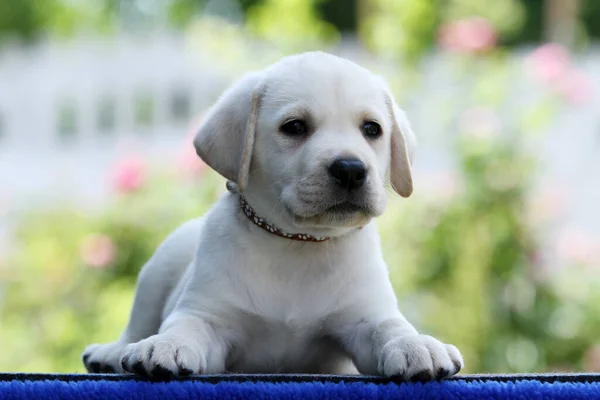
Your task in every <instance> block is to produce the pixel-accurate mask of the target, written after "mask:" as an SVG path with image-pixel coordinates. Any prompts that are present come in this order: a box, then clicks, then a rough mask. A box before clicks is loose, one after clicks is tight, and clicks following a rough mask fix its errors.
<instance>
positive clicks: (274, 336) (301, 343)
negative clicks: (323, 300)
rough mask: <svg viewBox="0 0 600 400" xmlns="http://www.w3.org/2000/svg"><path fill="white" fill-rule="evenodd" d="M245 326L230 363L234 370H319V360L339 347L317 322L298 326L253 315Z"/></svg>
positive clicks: (287, 371)
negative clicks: (327, 336) (323, 333)
mask: <svg viewBox="0 0 600 400" xmlns="http://www.w3.org/2000/svg"><path fill="white" fill-rule="evenodd" d="M244 325H245V326H244V329H243V333H242V335H241V337H240V338H239V341H238V343H237V345H236V346H235V347H234V349H233V351H232V352H231V353H230V355H229V359H228V362H227V364H228V366H227V368H228V370H229V371H232V372H247V373H261V372H279V373H291V372H296V373H301V372H315V368H317V367H316V366H317V365H318V364H319V360H320V359H321V358H323V357H325V358H327V356H328V354H332V353H334V352H335V351H336V349H337V347H336V345H335V344H334V343H333V342H332V341H331V340H329V339H328V338H326V337H325V336H323V335H322V332H321V331H320V330H319V326H318V325H316V324H307V325H294V324H293V323H282V322H280V321H269V320H265V319H262V318H258V317H256V316H253V317H250V318H248V319H246V321H245V322H244Z"/></svg>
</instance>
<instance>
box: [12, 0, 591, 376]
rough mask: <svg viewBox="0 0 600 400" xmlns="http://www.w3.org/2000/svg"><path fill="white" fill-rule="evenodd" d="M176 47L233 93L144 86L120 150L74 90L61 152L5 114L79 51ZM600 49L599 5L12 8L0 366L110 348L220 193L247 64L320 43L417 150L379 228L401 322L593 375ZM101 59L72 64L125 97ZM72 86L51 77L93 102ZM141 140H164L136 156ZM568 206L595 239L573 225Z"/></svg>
mask: <svg viewBox="0 0 600 400" xmlns="http://www.w3.org/2000/svg"><path fill="white" fill-rule="evenodd" d="M163 36H167V37H170V38H172V37H175V38H177V40H178V41H177V43H184V45H183V47H182V49H183V50H182V51H185V54H186V55H187V56H189V57H188V58H189V63H188V64H186V65H188V66H190V68H191V70H192V71H194V68H195V67H197V68H198V71H200V69H201V67H202V68H205V69H206V67H207V66H208V67H210V68H211V70H212V71H217V72H219V73H221V75H220V76H221V77H222V78H221V79H222V80H221V81H220V82H222V84H221V86H218V85H217V86H215V87H213V88H211V89H210V90H209V89H206V91H205V92H203V93H202V96H203V97H202V100H201V101H196V102H194V101H191V100H190V99H189V98H188V97H186V95H185V92H183V93H184V94H182V95H178V93H179V92H175V94H173V95H172V96H171V97H169V99H170V100H169V102H167V103H168V104H167V105H164V104H163V103H161V101H160V99H157V97H156V96H155V97H153V96H152V95H149V94H148V93H147V92H144V91H142V92H141V93H142V94H141V95H139V96H137V97H135V100H134V101H133V103H132V104H133V105H132V106H131V107H130V108H131V109H132V110H133V111H132V113H133V114H134V121H133V122H132V123H131V124H129V125H127V126H126V127H125V128H122V129H121V131H122V132H125V133H124V135H125V136H127V138H130V136H131V137H134V138H135V140H133V139H132V140H133V141H129V142H126V144H123V142H120V141H119V138H118V137H117V136H118V135H119V133H118V132H117V133H114V132H113V133H112V134H107V135H105V136H106V137H104V136H103V138H102V141H100V142H97V141H94V140H96V139H94V140H91V139H90V140H91V141H90V140H88V139H89V138H88V139H85V138H83V139H82V138H80V137H78V136H77V132H79V131H86V129H87V131H90V132H92V131H93V132H95V131H94V129H96V128H94V129H92V128H89V127H87V128H86V125H85V124H83V127H82V125H80V124H81V119H78V118H79V117H78V116H77V115H78V114H77V105H78V100H77V99H79V97H76V100H72V101H71V103H68V102H67V103H66V104H67V105H66V106H65V105H64V104H63V103H60V102H59V105H58V106H57V107H56V109H57V110H58V111H56V114H57V116H56V118H55V120H53V121H55V122H56V129H55V131H56V135H57V137H58V139H56V140H55V139H48V138H45V139H44V138H42V139H43V140H42V139H40V140H39V141H38V140H37V139H35V136H28V135H30V134H31V132H29V131H30V130H34V129H33V128H32V129H24V128H19V125H18V124H16V123H13V122H14V121H17V120H18V118H17V117H14V118H13V114H14V115H17V114H18V115H20V116H21V117H20V118H24V119H32V120H35V119H36V117H35V115H36V114H35V112H34V111H35V107H36V104H38V103H36V102H35V101H34V99H36V98H37V96H38V92H37V91H36V90H38V89H37V88H38V85H40V86H39V87H41V86H42V85H46V84H49V82H50V83H51V82H53V81H54V79H55V78H54V75H53V74H54V73H57V72H56V71H59V72H60V71H63V72H64V71H65V69H64V68H67V67H71V65H67V64H69V63H71V64H73V63H77V62H82V63H83V64H82V65H84V64H85V63H84V62H83V61H85V60H86V57H87V58H89V59H92V57H93V55H94V54H93V53H95V50H93V49H94V48H95V47H93V46H92V45H91V44H88V43H91V42H93V43H96V42H97V41H98V40H100V41H102V43H119V38H121V37H128V38H131V37H134V38H136V40H139V43H147V42H152V41H154V40H162V39H160V38H161V37H163ZM599 36H600V2H598V1H596V0H587V1H584V0H580V1H576V0H546V1H543V0H529V1H526V0H495V1H481V0H355V1H354V0H239V1H237V0H229V1H226V0H223V1H214V0H213V1H198V0H165V1H159V0H155V1H153V0H137V1H134V0H3V1H2V2H0V183H1V184H2V185H1V187H0V227H3V229H2V230H0V232H3V236H0V238H3V241H4V244H3V245H2V246H0V342H2V343H3V350H2V351H0V371H28V372H33V371H35V372H75V371H79V372H82V371H83V370H84V369H83V366H82V365H81V362H80V354H81V351H82V350H83V349H84V347H85V346H86V345H88V344H90V343H93V342H107V341H112V340H114V339H116V338H117V337H118V335H119V333H120V331H121V330H122V328H123V327H124V324H125V323H126V320H127V318H128V314H129V311H130V307H131V302H132V298H133V293H134V285H135V280H136V275H137V272H138V271H139V269H140V268H141V266H142V265H143V264H144V262H145V261H146V260H147V259H148V258H149V257H150V255H151V254H152V252H153V251H154V249H155V247H156V246H157V245H158V244H159V243H160V241H161V240H162V239H164V238H165V236H166V235H167V234H168V233H169V232H170V231H171V230H172V229H174V228H175V227H176V226H178V225H179V224H181V223H182V222H183V221H185V220H186V219H188V218H191V217H194V216H197V215H199V214H201V213H203V212H204V211H206V210H207V209H208V207H209V206H210V205H211V204H212V203H213V202H214V201H215V199H216V198H217V197H218V196H219V195H220V193H222V192H223V191H224V181H223V179H222V178H220V177H218V176H217V175H216V174H215V173H214V172H212V171H210V170H209V169H207V168H205V166H204V165H203V164H202V162H201V161H199V160H198V159H196V157H195V154H194V152H193V148H192V147H191V142H190V136H189V134H190V133H191V132H192V131H193V127H194V124H195V123H196V122H197V118H196V117H197V116H200V115H201V114H202V113H203V112H204V111H205V109H206V107H207V106H208V105H209V104H210V103H211V102H212V101H214V100H215V99H216V96H217V95H218V94H219V92H220V90H222V89H223V88H224V87H225V86H226V84H227V83H228V82H230V81H231V80H232V79H234V78H235V77H236V76H239V75H240V74H241V73H243V72H244V71H247V70H250V69H254V68H260V67H262V66H265V65H267V64H268V63H270V62H272V61H274V60H276V59H277V58H279V57H281V56H282V55H285V54H291V53H294V52H298V51H304V50H310V49H323V50H327V51H332V52H336V53H342V54H345V55H348V56H349V57H351V58H355V59H357V60H359V62H361V63H362V64H363V65H365V66H367V67H369V68H371V69H373V70H375V71H376V72H378V73H381V74H383V75H384V76H385V77H386V78H387V79H389V81H390V83H391V85H392V86H393V88H394V91H395V92H396V95H397V98H398V99H400V101H401V103H402V104H406V107H407V112H408V115H409V118H411V119H413V125H414V128H415V131H416V133H417V136H418V137H419V138H423V139H422V141H423V145H422V147H421V149H420V150H419V152H418V158H417V164H416V166H415V169H416V172H417V179H416V192H415V194H414V195H413V196H412V197H411V198H409V199H407V200H401V199H399V198H394V199H392V201H391V204H390V207H389V209H388V211H387V213H386V214H385V216H384V217H382V218H380V219H379V221H378V224H379V225H378V226H379V229H380V232H381V234H382V238H383V243H384V250H385V257H386V260H387V261H388V264H389V266H390V269H391V274H392V279H393V283H394V287H395V289H396V290H397V293H398V297H399V299H400V305H401V310H402V311H403V312H404V313H405V314H406V315H407V316H408V318H409V319H410V320H411V321H413V322H414V323H415V324H416V325H417V326H418V327H419V328H420V329H422V330H424V331H426V332H428V333H431V334H433V335H435V336H437V337H439V338H440V339H442V340H444V341H447V342H451V343H453V344H455V345H457V346H458V347H459V348H460V349H461V351H462V352H463V354H464V356H465V360H466V370H465V372H536V371H537V372H541V371H581V370H588V371H590V370H594V371H600V341H599V338H600V275H599V269H598V268H599V267H600V239H599V237H598V233H599V230H600V226H599V225H600V218H599V215H598V213H597V212H596V214H593V213H591V211H594V210H595V209H597V206H596V207H594V204H596V205H597V204H600V203H598V202H597V200H600V196H598V191H597V190H595V189H594V188H595V187H598V186H600V178H598V177H599V176H600V164H598V162H596V163H595V164H590V163H591V162H592V161H589V160H598V159H600V144H599V137H600V135H599V134H598V132H599V131H598V126H600V122H599V121H600V120H598V118H597V117H596V116H597V115H600V113H598V111H597V107H596V108H594V105H595V104H597V103H595V102H594V101H593V99H594V95H595V92H594V89H595V88H598V80H599V79H600V67H599V65H600V64H597V63H595V62H596V61H598V60H600V58H599V57H598V51H597V47H596V42H597V40H598V37H599ZM157 38H158V39H157ZM73 47H76V48H77V50H76V51H77V52H79V53H81V54H82V55H80V56H78V58H76V59H75V58H68V59H65V60H63V62H64V65H63V64H61V65H63V66H62V67H57V68H55V69H52V70H51V69H50V68H48V69H47V70H45V69H44V68H45V67H46V66H47V65H46V64H45V63H44V62H43V60H44V59H43V58H39V59H36V57H37V56H38V55H39V54H46V53H44V52H52V51H57V52H60V51H63V50H64V49H65V48H69V49H71V48H73ZM167 47H168V46H167ZM48 49H51V50H48ZM56 49H58V50H56ZM61 49H63V50H61ZM73 51H75V50H73ZM79 53H78V54H79ZM59 54H62V53H59ZM69 54H71V53H69ZM199 54H202V57H200V56H198V58H197V59H196V58H195V56H197V55H199ZM39 57H42V56H41V55H40V56H39ZM136 57H137V56H136ZM158 59H160V60H162V61H164V64H160V63H158V61H157V63H154V62H152V61H144V59H143V58H141V56H140V58H139V61H131V63H132V64H131V65H134V64H135V65H137V64H146V67H147V68H148V71H150V70H152V75H148V77H142V80H143V79H146V80H147V81H149V82H150V81H152V82H154V81H155V80H157V79H160V77H161V76H162V75H161V69H165V68H167V67H166V66H168V65H169V56H168V55H165V56H164V57H158V58H157V60H158ZM15 60H17V61H15ZM36 60H37V61H36ZM40 60H42V61H40ZM77 60H80V61H77ZM81 60H83V61H81ZM198 60H199V61H198ZM36 62H37V63H39V65H37V67H36V68H37V70H36V72H35V80H34V73H33V72H31V75H27V76H25V77H22V78H20V79H22V80H21V81H20V82H24V83H23V84H22V87H21V86H19V85H18V84H15V83H14V82H16V80H15V79H14V77H15V76H21V75H19V74H21V72H22V70H23V68H21V66H22V65H27V68H31V66H32V65H36V64H35V63H36ZM175 62H176V61H172V63H173V64H174V63H175ZM15 63H16V64H15ZM136 63H137V64H136ZM89 64H90V65H88V64H85V65H88V66H87V67H85V68H79V70H81V69H84V70H86V68H88V69H87V70H86V71H87V73H88V75H90V76H91V78H90V79H91V81H93V80H94V79H95V78H94V77H95V76H96V75H95V74H98V75H97V76H101V75H102V76H103V78H102V79H109V80H110V82H112V84H109V85H105V86H113V85H114V87H116V88H118V87H119V85H121V84H123V85H126V82H125V78H126V77H127V76H128V75H127V74H126V72H125V71H126V70H127V69H128V68H130V67H131V65H130V64H128V65H123V67H122V68H120V67H119V65H117V67H116V68H113V69H110V68H108V67H107V68H105V69H104V70H99V71H98V72H95V71H96V70H94V69H93V66H92V65H91V64H94V63H89ZM200 64H202V65H200ZM15 65H16V66H15ZM163 65H164V66H163ZM594 65H595V67H594ZM61 68H62V69H61ZM27 71H30V70H29V69H28V70H27ZM52 71H55V72H52ZM28 73H30V72H28ZM192 73H193V72H192ZM2 74H4V77H3V76H2ZM198 74H200V72H198ZM63 75H65V73H63ZM67 75H68V74H67ZM175 75H177V74H176V73H175ZM107 77H108V78H107ZM124 77H125V78H124ZM157 77H158V78H157ZM121 78H123V79H121ZM56 79H58V78H56ZM72 79H73V81H72V82H71V81H70V80H69V77H67V78H64V77H61V79H60V81H61V82H65V87H68V88H72V91H73V93H77V96H80V94H79V92H80V91H81V86H82V85H78V84H77V82H76V81H75V80H74V79H75V78H74V77H73V78H72ZM98 79H100V78H98ZM207 79H209V78H207ZM11 82H12V86H10V87H9V84H11ZM86 82H87V81H86ZM123 82H125V83H123ZM25 84H27V88H25ZM2 85H4V87H3V86H2ZM182 85H183V87H185V86H186V82H183V83H182ZM83 86H84V85H83ZM26 89H27V90H26ZM39 93H41V92H39ZM26 94H27V96H31V97H27V96H26ZM2 96H4V97H2ZM40 96H41V95H40ZM74 96H75V95H74ZM13 99H21V100H23V99H25V100H24V101H22V102H21V103H18V104H21V105H23V106H22V107H21V106H19V107H21V108H22V110H21V109H17V108H18V107H16V106H13V107H12V108H10V105H11V104H17V103H15V102H13ZM27 99H33V100H31V102H30V101H29V100H27ZM73 104H74V105H73ZM160 104H163V106H164V107H165V109H167V110H168V112H170V113H171V114H170V115H171V117H172V118H171V117H169V118H171V119H172V120H175V119H177V120H178V121H179V123H178V124H175V123H173V124H171V125H169V126H170V129H171V130H172V131H173V132H172V133H169V135H170V136H169V139H168V140H167V141H166V142H163V140H166V139H164V137H162V136H151V135H150V136H143V135H141V136H140V135H139V132H142V133H143V132H146V131H147V127H148V126H150V125H152V124H153V122H155V121H156V118H158V117H157V114H159V113H157V111H156V110H158V109H159V105H160ZM3 105H6V106H7V108H6V109H3V108H2V107H3ZM122 107H125V106H122V104H121V103H119V102H118V101H117V102H116V103H115V102H111V100H110V98H108V100H106V101H105V102H103V100H101V101H100V103H99V106H98V110H99V111H98V117H97V119H94V118H95V117H94V118H92V120H94V121H97V124H98V127H100V128H106V127H108V128H110V127H112V126H114V125H118V123H119V122H118V121H119V115H120V114H119V111H120V110H121V108H122ZM125 108H126V107H125ZM11 110H12V111H11ZM11 112H12V113H13V114H11ZM19 112H21V113H20V114H19ZM577 113H588V114H585V115H591V116H590V117H589V118H588V117H585V118H584V117H581V118H580V117H578V115H580V114H577ZM23 115H25V116H26V117H23ZM581 115H583V114H581ZM413 116H414V118H413ZM40 118H41V117H40ZM82 118H83V117H82ZM569 118H570V119H569ZM586 118H588V119H586ZM594 118H595V119H594ZM573 120H576V121H578V122H577V124H578V125H573V124H572V123H571V122H572V121H573ZM561 121H562V122H561ZM565 121H566V122H565ZM570 121H571V122H570ZM588 121H589V122H588ZM188 124H189V125H188ZM38 125H42V124H38ZM173 127H175V128H173ZM42 128H44V127H40V129H42ZM100 128H98V129H100ZM40 131H41V130H40ZM87 131H86V132H87ZM116 131H119V130H118V129H117V130H116ZM121 131H119V132H121ZM15 132H16V133H15ZM54 133H55V132H54V131H52V133H49V135H51V134H54ZM92 134H93V133H92ZM92 134H90V135H92ZM11 135H13V136H14V137H13V138H12V139H11ZM136 135H137V136H136ZM83 136H85V135H83ZM83 136H81V137H83ZM46 139H48V140H46ZM78 140H79V142H77V141H78ZM557 140H558V141H557ZM560 140H562V142H561V141H560ZM586 140H587V141H586ZM167 142H168V143H169V144H168V145H164V146H163V143H167ZM572 142H573V143H579V147H577V146H574V147H568V146H567V144H569V145H570V143H572ZM56 143H60V144H56ZM65 143H66V144H65ZM148 143H158V144H157V145H156V146H157V147H158V148H157V149H155V150H153V151H152V152H144V151H141V150H139V148H140V147H141V146H143V145H146V144H148ZM553 146H554V147H553ZM440 149H441V150H440ZM93 151H98V152H104V153H102V154H107V156H106V157H104V156H102V157H96V158H93V157H92V156H89V155H90V154H96V153H92V152H93ZM42 154H43V155H44V156H43V157H42ZM428 154H429V156H428ZM440 154H441V155H440ZM438 155H439V157H438ZM77 156H79V158H77ZM88 156H89V157H88ZM420 157H422V158H420ZM92 158H93V159H94V165H95V166H93V167H92V165H91V164H92ZM48 160H54V161H52V162H53V163H54V164H52V163H50V164H52V165H54V166H55V167H56V166H58V167H57V168H54V169H52V168H50V167H48V166H47V164H45V162H46V161H48ZM440 160H442V161H440ZM444 160H445V161H444ZM556 160H558V161H556ZM577 160H579V161H581V163H587V164H585V165H583V164H582V165H583V166H580V168H581V169H580V170H585V171H587V173H588V175H583V174H582V173H581V172H578V171H580V170H577V165H579V164H577ZM88 161H89V162H88ZM560 163H563V164H560ZM574 163H575V164H574ZM557 165H558V167H557ZM34 167H36V168H38V170H39V171H38V170H35V171H34V170H32V171H33V172H31V171H30V170H29V169H28V168H34ZM92 170H93V171H94V172H90V173H89V175H86V174H87V173H88V171H92ZM28 171H29V173H30V175H27V174H28ZM65 171H67V172H69V173H74V172H73V171H75V172H78V173H81V174H82V178H81V179H82V180H83V181H84V182H85V185H87V186H90V185H91V186H94V188H96V187H102V188H104V190H103V191H102V195H101V196H100V195H98V196H96V195H95V193H96V192H93V194H92V195H90V196H88V197H87V198H86V197H85V196H77V195H75V194H74V193H76V192H77V191H78V188H77V186H78V185H77V183H70V184H68V185H61V184H60V181H61V180H62V179H63V178H62V177H63V176H66V175H64V174H66V172H65ZM569 171H571V172H570V173H571V175H569ZM42 172H43V174H42ZM571 176H576V177H578V178H580V181H581V182H580V181H577V182H580V183H578V184H579V186H578V187H579V191H577V190H575V189H573V188H572V187H571V186H569V183H572V182H571V178H570V177H571ZM594 177H595V178H596V179H595V180H594ZM36 179H37V180H39V185H42V183H44V182H46V183H47V182H51V181H52V182H58V183H56V184H55V183H52V184H46V186H44V189H43V190H41V189H40V190H37V191H27V190H21V192H19V190H20V189H19V188H20V187H21V186H20V185H21V184H22V183H23V182H26V181H27V182H33V183H31V186H32V187H33V186H34V187H41V186H39V185H38V183H36V182H38V181H36ZM52 179H54V180H52ZM573 182H574V181H573ZM573 184H574V183H573ZM65 186H67V187H66V188H65ZM569 196H572V197H573V199H571V198H569ZM594 196H596V197H594ZM565 197H567V198H568V199H567V200H565ZM580 198H581V199H583V200H586V199H587V202H585V201H583V200H582V201H583V203H581V202H578V201H577V200H578V199H580ZM578 204H579V205H578ZM581 204H583V205H581ZM586 207H587V209H586ZM570 209H571V210H574V211H573V212H575V211H579V210H582V211H581V213H583V217H581V215H580V214H576V215H575V214H573V213H569V210H570ZM569 215H570V216H571V219H569V218H570V217H569ZM573 215H575V217H574V216H573ZM577 215H580V217H579V220H583V223H588V227H589V226H591V227H592V229H589V230H588V231H586V230H585V229H579V228H578V227H577V224H576V223H573V221H572V220H575V222H577ZM594 227H596V228H599V229H596V230H594V229H593V228H594Z"/></svg>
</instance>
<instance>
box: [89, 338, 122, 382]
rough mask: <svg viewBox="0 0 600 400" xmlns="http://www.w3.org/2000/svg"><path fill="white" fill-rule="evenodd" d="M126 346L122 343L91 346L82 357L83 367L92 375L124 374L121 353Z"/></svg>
mask: <svg viewBox="0 0 600 400" xmlns="http://www.w3.org/2000/svg"><path fill="white" fill-rule="evenodd" d="M126 345H127V343H123V342H120V341H116V342H112V343H106V344H92V345H89V346H88V347H86V349H85V350H84V351H83V354H82V355H81V359H82V361H83V365H85V368H86V369H87V370H88V372H89V373H91V374H98V373H104V374H111V373H122V372H123V368H121V352H122V351H123V348H125V346H126Z"/></svg>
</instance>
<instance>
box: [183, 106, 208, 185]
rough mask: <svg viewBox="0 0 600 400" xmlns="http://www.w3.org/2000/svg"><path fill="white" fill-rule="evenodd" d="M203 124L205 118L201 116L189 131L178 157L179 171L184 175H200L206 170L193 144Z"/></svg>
mask: <svg viewBox="0 0 600 400" xmlns="http://www.w3.org/2000/svg"><path fill="white" fill-rule="evenodd" d="M202 122H203V116H200V117H199V118H197V119H196V120H195V121H194V122H193V123H192V127H191V129H190V130H189V132H188V135H187V136H186V139H185V141H184V146H183V149H182V151H181V152H180V153H179V155H178V157H177V162H176V164H177V169H178V170H179V171H181V172H182V173H183V174H184V175H188V176H194V175H198V174H200V173H201V172H202V171H204V170H205V169H206V164H205V163H204V161H202V159H201V158H200V157H199V156H198V155H197V154H196V149H195V148H194V144H193V140H194V137H195V136H196V132H198V129H200V125H201V124H202Z"/></svg>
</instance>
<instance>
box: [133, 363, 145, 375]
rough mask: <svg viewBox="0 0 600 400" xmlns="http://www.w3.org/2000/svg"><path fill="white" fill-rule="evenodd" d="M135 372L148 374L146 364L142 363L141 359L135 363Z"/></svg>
mask: <svg viewBox="0 0 600 400" xmlns="http://www.w3.org/2000/svg"><path fill="white" fill-rule="evenodd" d="M133 372H135V373H136V374H138V375H141V376H146V375H147V374H146V370H145V369H144V365H143V364H142V362H141V361H138V362H136V363H135V364H133Z"/></svg>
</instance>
